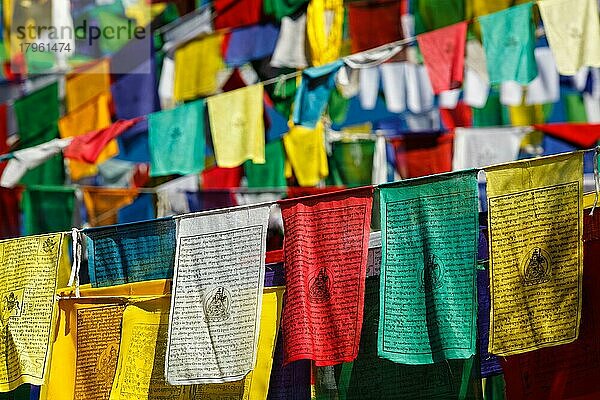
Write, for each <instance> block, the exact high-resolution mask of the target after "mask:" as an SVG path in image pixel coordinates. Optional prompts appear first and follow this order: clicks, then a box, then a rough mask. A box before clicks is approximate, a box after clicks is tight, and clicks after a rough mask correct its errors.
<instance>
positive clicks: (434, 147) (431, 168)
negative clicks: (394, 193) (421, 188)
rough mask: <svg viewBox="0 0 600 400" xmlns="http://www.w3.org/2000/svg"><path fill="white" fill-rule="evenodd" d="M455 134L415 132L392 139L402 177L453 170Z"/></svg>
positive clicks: (397, 166) (398, 169) (414, 176)
mask: <svg viewBox="0 0 600 400" xmlns="http://www.w3.org/2000/svg"><path fill="white" fill-rule="evenodd" d="M453 141H454V134H444V135H439V134H435V135H431V134H414V135H407V136H405V137H403V138H395V139H391V140H390V142H391V143H392V145H393V146H394V151H395V154H396V169H397V171H398V173H399V174H400V176H402V178H404V179H406V178H418V177H421V176H427V175H432V174H439V173H442V172H449V171H452V143H453Z"/></svg>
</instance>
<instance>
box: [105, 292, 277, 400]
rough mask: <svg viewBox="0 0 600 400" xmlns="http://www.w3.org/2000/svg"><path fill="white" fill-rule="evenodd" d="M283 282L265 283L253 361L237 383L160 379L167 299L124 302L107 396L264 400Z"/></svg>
mask: <svg viewBox="0 0 600 400" xmlns="http://www.w3.org/2000/svg"><path fill="white" fill-rule="evenodd" d="M283 292H284V288H283V287H274V288H265V289H264V292H263V298H262V312H261V317H260V332H259V336H258V350H257V351H258V354H257V358H256V366H255V368H254V370H253V371H252V372H250V373H249V374H248V375H247V376H246V378H245V379H243V380H241V381H237V382H230V383H220V384H208V385H192V386H171V385H168V384H167V383H166V381H165V378H164V365H165V351H166V345H167V331H168V329H167V328H168V323H169V304H170V303H169V298H161V299H156V300H150V301H146V302H140V303H137V304H135V305H130V306H128V307H127V309H126V310H125V313H124V314H123V325H122V334H121V343H120V350H119V362H118V367H117V374H116V375H115V380H114V383H113V390H112V392H111V395H110V399H111V400H129V399H132V398H135V399H145V398H150V397H149V394H150V393H151V394H152V396H156V397H157V398H158V397H161V398H169V399H179V400H183V399H197V398H202V399H215V400H217V399H223V398H228V399H240V400H242V399H243V400H261V399H263V400H265V399H266V398H267V392H268V389H269V380H270V376H271V367H272V365H273V355H274V351H275V344H276V342H277V330H278V327H279V320H280V317H281V309H282V302H283Z"/></svg>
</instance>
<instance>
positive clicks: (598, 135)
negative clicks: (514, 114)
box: [533, 123, 600, 148]
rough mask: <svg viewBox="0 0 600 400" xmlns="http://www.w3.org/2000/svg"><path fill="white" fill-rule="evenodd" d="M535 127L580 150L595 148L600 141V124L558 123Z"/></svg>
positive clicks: (536, 125)
mask: <svg viewBox="0 0 600 400" xmlns="http://www.w3.org/2000/svg"><path fill="white" fill-rule="evenodd" d="M533 127H534V128H535V129H537V130H540V131H542V132H544V133H545V134H548V135H550V136H552V137H555V138H558V139H561V140H564V141H566V142H569V143H571V144H574V145H576V146H578V147H580V148H590V147H594V146H595V145H596V144H597V143H598V141H599V140H600V124H586V123H556V124H535V125H533Z"/></svg>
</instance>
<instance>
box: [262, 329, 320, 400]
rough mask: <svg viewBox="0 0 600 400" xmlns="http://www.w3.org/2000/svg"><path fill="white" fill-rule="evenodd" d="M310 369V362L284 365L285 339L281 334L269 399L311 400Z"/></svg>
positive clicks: (276, 347)
mask: <svg viewBox="0 0 600 400" xmlns="http://www.w3.org/2000/svg"><path fill="white" fill-rule="evenodd" d="M310 369H311V368H310V361H309V360H298V361H296V362H293V363H290V364H284V363H283V337H282V335H281V334H279V335H278V336H277V345H276V346H275V352H274V354H273V365H272V367H271V379H270V381H269V392H268V396H267V399H268V400H309V399H310V398H311V390H310V389H311V387H310V378H311V377H310V375H311V374H310Z"/></svg>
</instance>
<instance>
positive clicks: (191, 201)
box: [185, 189, 238, 212]
mask: <svg viewBox="0 0 600 400" xmlns="http://www.w3.org/2000/svg"><path fill="white" fill-rule="evenodd" d="M185 196H186V198H187V201H188V209H189V210H190V212H199V211H208V210H216V209H220V208H229V207H234V206H237V205H238V204H237V200H236V197H235V193H234V191H233V190H232V189H202V190H194V191H189V192H185Z"/></svg>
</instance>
